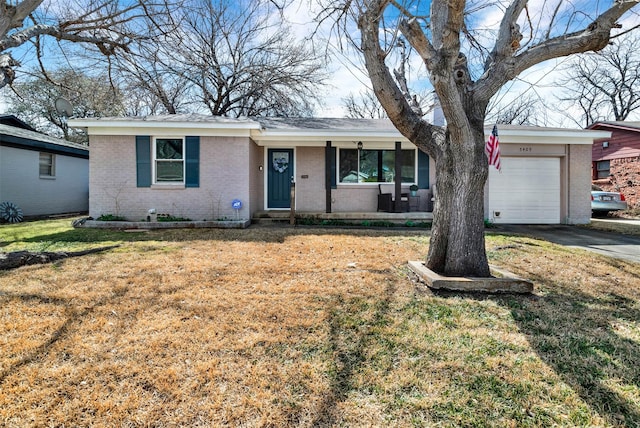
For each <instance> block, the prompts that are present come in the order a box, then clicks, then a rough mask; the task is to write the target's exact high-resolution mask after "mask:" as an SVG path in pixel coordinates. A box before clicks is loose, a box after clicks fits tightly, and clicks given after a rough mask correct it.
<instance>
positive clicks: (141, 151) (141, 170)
mask: <svg viewBox="0 0 640 428" xmlns="http://www.w3.org/2000/svg"><path fill="white" fill-rule="evenodd" d="M136 184H137V186H138V187H151V137H149V136H148V135H138V136H136Z"/></svg>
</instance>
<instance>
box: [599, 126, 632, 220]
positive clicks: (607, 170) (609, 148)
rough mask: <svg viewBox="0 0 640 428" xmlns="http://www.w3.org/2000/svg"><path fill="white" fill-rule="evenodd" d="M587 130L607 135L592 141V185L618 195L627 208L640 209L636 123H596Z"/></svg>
mask: <svg viewBox="0 0 640 428" xmlns="http://www.w3.org/2000/svg"><path fill="white" fill-rule="evenodd" d="M587 129H594V130H599V131H609V132H611V138H600V139H596V140H594V142H593V148H592V164H591V173H592V179H593V183H594V184H597V185H598V186H600V187H602V188H603V189H604V190H608V191H615V192H621V193H623V194H624V195H625V197H626V198H627V202H628V204H629V207H632V208H638V207H640V122H596V123H594V124H593V125H591V126H589V127H588V128H587Z"/></svg>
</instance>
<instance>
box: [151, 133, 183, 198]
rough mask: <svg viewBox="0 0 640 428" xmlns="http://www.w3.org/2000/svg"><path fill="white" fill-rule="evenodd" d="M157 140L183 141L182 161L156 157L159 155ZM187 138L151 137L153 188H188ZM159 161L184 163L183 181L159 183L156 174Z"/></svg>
mask: <svg viewBox="0 0 640 428" xmlns="http://www.w3.org/2000/svg"><path fill="white" fill-rule="evenodd" d="M157 140H181V141H182V159H158V158H157V157H156V155H157V153H156V141H157ZM186 140H187V139H186V138H185V137H184V136H183V137H167V136H165V135H162V136H159V137H156V136H152V137H151V159H152V162H151V185H152V186H156V188H159V187H158V186H162V188H169V187H182V188H184V187H185V186H186V178H187V160H186V154H187V143H186ZM158 160H159V161H160V162H165V161H167V162H170V161H176V160H181V161H182V181H158V175H157V174H156V172H157V171H156V162H158Z"/></svg>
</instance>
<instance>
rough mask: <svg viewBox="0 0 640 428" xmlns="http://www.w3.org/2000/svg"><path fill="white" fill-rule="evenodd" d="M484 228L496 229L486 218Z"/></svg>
mask: <svg viewBox="0 0 640 428" xmlns="http://www.w3.org/2000/svg"><path fill="white" fill-rule="evenodd" d="M484 227H485V228H486V229H493V228H494V227H496V225H495V224H493V222H492V221H491V220H489V219H488V218H485V219H484Z"/></svg>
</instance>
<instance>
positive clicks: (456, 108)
mask: <svg viewBox="0 0 640 428" xmlns="http://www.w3.org/2000/svg"><path fill="white" fill-rule="evenodd" d="M637 3H638V2H637V1H631V0H617V1H610V2H608V6H607V7H604V6H603V2H597V3H595V4H592V3H588V5H590V6H589V7H584V8H582V9H580V10H577V9H572V8H573V7H574V5H573V2H563V1H560V0H558V1H555V2H549V1H545V2H543V1H540V2H528V1H527V0H512V1H496V2H473V3H472V2H470V1H464V0H431V1H420V0H414V1H410V0H408V1H404V2H401V1H399V0H348V1H331V2H329V3H326V2H325V4H324V9H325V11H326V12H325V13H326V14H327V15H325V18H326V17H327V16H330V15H329V14H330V13H332V12H333V13H339V14H340V16H341V17H349V16H351V17H354V18H355V20H356V22H357V26H358V28H359V30H360V34H359V36H360V37H359V41H358V42H359V48H360V50H361V51H362V53H363V55H364V58H365V65H366V68H367V71H368V73H369V77H370V79H371V83H372V86H373V89H374V91H375V94H376V96H377V97H378V99H379V100H380V103H381V104H382V106H383V107H384V109H385V110H386V112H387V114H388V116H389V118H390V119H391V121H392V122H393V123H394V125H395V126H396V127H397V129H398V130H399V131H400V132H401V133H402V134H403V135H404V136H405V137H407V138H408V139H409V140H410V141H411V142H413V143H414V144H415V145H416V146H417V147H418V148H419V149H420V150H423V151H425V152H426V153H428V154H429V155H430V156H431V157H432V158H433V159H434V160H435V164H436V182H437V186H438V197H437V198H436V203H435V208H434V218H433V228H432V232H431V241H430V245H429V252H428V255H427V259H426V266H427V267H428V268H430V269H432V270H434V271H437V272H440V273H443V274H445V275H470V276H478V277H487V276H490V272H489V266H488V261H487V256H486V251H485V242H484V219H483V215H484V185H485V182H486V179H487V175H488V165H487V158H486V155H485V153H484V147H485V135H484V122H485V116H486V113H487V106H488V105H489V101H490V100H491V98H492V97H493V96H494V94H496V93H497V92H498V91H499V90H500V88H502V87H503V86H504V85H505V84H506V83H507V82H509V81H510V80H512V79H514V78H515V77H516V76H518V75H519V74H520V73H522V72H523V71H525V70H527V69H529V68H531V67H533V66H536V65H538V64H540V63H542V62H544V61H547V60H550V59H553V58H558V57H562V56H567V55H571V54H575V53H579V52H586V51H592V50H595V51H597V50H600V49H602V48H604V47H605V46H606V45H607V43H608V42H609V40H610V38H611V36H612V29H614V28H618V27H619V24H618V20H619V19H620V18H621V17H623V15H624V14H625V13H626V12H627V11H629V10H630V9H631V8H633V7H634V6H635V5H636V4H637ZM590 9H591V10H590ZM487 12H490V13H494V15H493V16H499V20H500V23H499V26H498V27H496V28H495V29H494V31H485V32H482V33H480V32H475V30H478V29H479V28H477V27H478V26H484V27H486V20H488V19H490V18H489V17H490V16H491V14H490V13H487ZM482 13H485V15H484V19H485V21H484V22H483V20H482V19H481V18H480V16H479V15H480V14H482ZM589 15H591V16H589ZM474 26H475V27H476V28H474ZM342 28H343V29H345V28H346V27H342ZM346 29H347V30H348V28H346ZM485 29H486V28H485ZM398 31H399V32H400V33H401V34H402V36H403V37H404V38H405V39H406V40H407V41H408V43H409V44H410V45H411V47H412V48H413V49H414V50H415V51H416V52H417V53H418V54H419V55H420V57H421V58H422V61H423V62H424V65H425V68H426V70H427V72H428V73H429V78H430V81H431V84H432V85H433V88H434V90H435V92H436V94H437V96H438V98H439V99H440V103H441V105H442V109H443V111H444V116H445V118H446V120H447V126H446V128H441V127H438V126H434V125H432V124H430V123H428V122H427V121H426V120H424V119H423V117H422V116H421V115H420V114H417V113H416V112H415V111H414V110H413V109H412V108H411V105H410V104H409V103H408V102H407V99H406V97H405V95H404V94H403V91H402V88H400V87H399V86H398V84H397V83H396V81H395V80H394V79H393V76H392V73H391V71H390V70H389V67H388V64H387V63H386V59H387V58H388V57H389V53H390V52H391V51H392V50H393V49H394V47H395V46H396V42H397V37H398ZM342 34H346V32H345V33H342ZM488 35H491V36H492V37H493V38H492V39H489V38H488Z"/></svg>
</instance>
